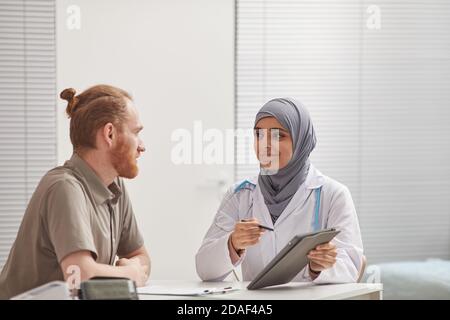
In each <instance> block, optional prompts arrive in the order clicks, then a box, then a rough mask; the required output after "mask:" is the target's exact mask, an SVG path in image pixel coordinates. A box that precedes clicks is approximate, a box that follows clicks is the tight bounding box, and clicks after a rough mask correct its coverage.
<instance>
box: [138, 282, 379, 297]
mask: <svg viewBox="0 0 450 320" xmlns="http://www.w3.org/2000/svg"><path fill="white" fill-rule="evenodd" d="M248 283H249V282H202V281H175V280H152V281H151V282H149V284H150V285H154V286H161V287H165V288H212V287H213V288H224V287H228V286H233V287H238V288H240V290H238V291H233V292H229V293H226V294H214V295H206V296H170V295H139V298H140V299H141V300H168V299H229V300H343V299H363V300H381V299H382V291H383V284H381V283H348V284H331V285H315V284H312V283H298V282H297V283H295V282H292V283H289V284H286V285H281V286H275V287H269V288H264V289H260V290H247V289H246V286H247V285H248Z"/></svg>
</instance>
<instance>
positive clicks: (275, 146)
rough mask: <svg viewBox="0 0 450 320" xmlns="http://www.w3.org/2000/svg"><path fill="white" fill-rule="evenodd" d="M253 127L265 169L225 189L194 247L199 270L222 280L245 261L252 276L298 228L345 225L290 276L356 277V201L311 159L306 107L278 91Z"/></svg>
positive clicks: (315, 278) (308, 229) (247, 278)
mask: <svg viewBox="0 0 450 320" xmlns="http://www.w3.org/2000/svg"><path fill="white" fill-rule="evenodd" d="M254 129H255V149H256V153H257V157H258V160H259V162H260V173H259V175H258V177H255V178H253V179H252V178H251V179H247V180H244V181H241V182H239V183H237V184H236V185H234V186H233V187H232V188H230V189H229V190H228V192H227V193H226V195H225V197H224V199H223V201H222V203H221V205H220V207H219V209H218V211H217V214H216V216H215V218H214V221H213V223H212V225H211V227H210V228H209V230H208V232H207V234H206V236H205V238H204V240H203V243H202V245H201V247H200V249H199V251H198V253H197V255H196V266H197V273H198V275H199V276H200V278H201V279H202V280H205V281H213V280H216V281H220V280H223V279H224V278H226V277H227V276H228V274H229V273H230V272H232V271H233V269H234V268H235V267H237V266H238V265H239V264H242V274H243V278H244V280H245V281H251V280H253V278H254V277H255V276H256V275H257V274H258V273H259V272H260V271H261V270H262V269H263V268H264V267H265V266H266V265H267V264H268V263H269V262H270V261H271V260H272V258H273V257H275V255H276V254H277V253H278V252H279V251H280V250H281V249H283V247H284V246H285V245H286V244H287V243H288V241H289V240H291V239H292V237H293V236H295V235H298V234H303V233H308V232H312V231H317V230H321V229H325V228H336V229H338V230H340V231H341V232H340V233H339V234H338V235H337V236H336V237H335V238H334V239H333V240H332V241H331V242H330V243H327V244H323V245H321V246H318V247H316V248H315V249H314V250H312V251H310V252H309V254H308V258H309V264H308V266H306V267H305V268H304V269H303V270H302V271H301V272H300V273H299V274H298V275H297V276H296V277H295V278H294V280H293V281H313V282H315V283H344V282H356V281H357V279H358V275H359V272H360V269H361V268H362V259H363V246H362V241H361V234H360V229H359V224H358V218H357V216H356V211H355V207H354V205H353V200H352V197H351V195H350V192H349V190H348V189H347V187H345V186H344V185H342V184H340V183H339V182H337V181H336V180H333V179H331V178H330V177H327V176H325V175H323V174H322V173H321V172H320V171H318V170H317V169H316V168H315V167H314V166H313V165H312V164H311V163H310V161H309V155H310V153H311V151H312V150H313V149H314V147H315V145H316V136H315V133H314V128H313V124H312V122H311V118H310V116H309V113H308V111H307V110H306V108H305V107H304V106H303V105H302V104H301V103H299V102H297V101H295V100H292V99H286V98H280V99H273V100H271V101H269V102H267V103H266V104H265V105H264V106H263V107H262V108H261V110H260V111H259V112H258V114H257V115H256V119H255V128H254ZM265 155H268V156H265ZM258 225H264V226H268V227H270V228H273V229H274V231H265V230H264V229H262V228H260V227H258Z"/></svg>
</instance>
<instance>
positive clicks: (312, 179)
mask: <svg viewBox="0 0 450 320" xmlns="http://www.w3.org/2000/svg"><path fill="white" fill-rule="evenodd" d="M304 183H305V187H306V189H317V188H319V187H321V186H323V185H324V183H325V176H324V175H323V174H322V172H320V171H319V170H317V169H316V168H315V167H314V166H313V165H312V164H311V165H310V166H309V171H308V175H307V176H306V180H305V182H304Z"/></svg>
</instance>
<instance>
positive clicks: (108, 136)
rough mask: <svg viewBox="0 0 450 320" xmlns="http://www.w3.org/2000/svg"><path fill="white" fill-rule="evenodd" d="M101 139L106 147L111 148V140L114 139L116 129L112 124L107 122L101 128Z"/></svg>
mask: <svg viewBox="0 0 450 320" xmlns="http://www.w3.org/2000/svg"><path fill="white" fill-rule="evenodd" d="M102 137H103V140H104V141H105V142H106V144H107V145H108V147H112V145H113V140H114V139H115V138H116V129H115V128H114V125H113V124H112V123H110V122H108V123H107V124H105V125H104V126H103V132H102Z"/></svg>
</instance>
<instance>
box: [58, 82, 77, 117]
mask: <svg viewBox="0 0 450 320" xmlns="http://www.w3.org/2000/svg"><path fill="white" fill-rule="evenodd" d="M75 94H76V91H75V89H74V88H67V89H64V90H63V91H61V93H60V94H59V97H60V98H61V99H64V100H66V101H67V102H68V104H67V108H66V113H67V115H68V116H69V118H70V117H71V116H72V113H73V110H74V108H75V104H76V97H75Z"/></svg>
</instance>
